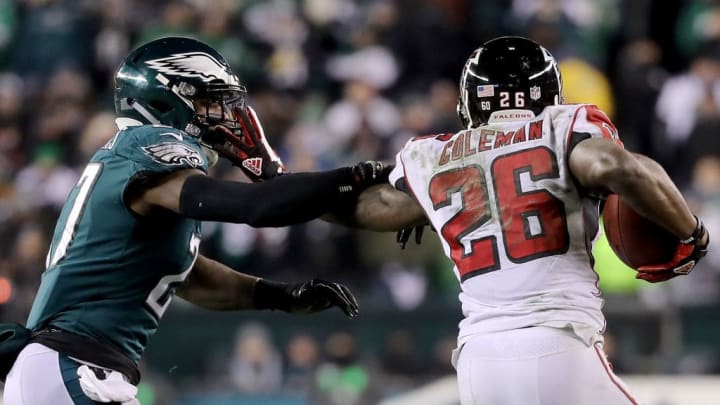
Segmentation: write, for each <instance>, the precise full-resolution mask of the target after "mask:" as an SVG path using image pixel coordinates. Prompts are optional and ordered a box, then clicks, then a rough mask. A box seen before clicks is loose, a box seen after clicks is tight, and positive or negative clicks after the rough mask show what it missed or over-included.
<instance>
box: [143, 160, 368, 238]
mask: <svg viewBox="0 0 720 405" xmlns="http://www.w3.org/2000/svg"><path fill="white" fill-rule="evenodd" d="M376 165H378V163H377V162H363V163H359V164H357V165H355V166H352V167H343V168H339V169H335V170H330V171H325V172H313V173H295V174H287V175H284V176H278V177H276V178H275V179H273V180H272V181H264V182H261V183H241V182H234V181H224V180H218V179H214V178H212V177H208V176H205V175H203V174H202V172H200V171H198V170H194V169H186V170H180V171H177V172H173V173H171V174H168V175H165V176H163V177H161V178H158V179H156V180H155V182H154V183H151V184H149V185H147V186H146V187H145V188H144V189H143V190H142V191H141V192H137V193H136V194H135V196H134V197H133V198H132V199H131V200H130V201H129V203H130V204H129V205H130V208H131V209H132V210H133V211H134V212H136V213H138V214H140V215H147V214H149V213H150V212H151V211H152V210H153V209H154V208H157V207H162V208H165V209H168V210H171V211H173V212H176V213H178V214H181V215H183V216H185V217H189V218H194V219H199V220H205V221H221V222H233V223H245V224H248V225H251V226H255V227H260V226H286V225H293V224H297V223H301V222H305V221H309V220H311V219H314V218H317V217H319V216H320V215H323V214H325V213H327V212H329V211H330V210H332V209H336V208H337V207H353V206H354V204H355V201H356V199H357V196H358V194H359V193H360V192H361V191H362V190H364V189H365V188H366V187H368V186H370V185H372V184H377V183H378V182H379V181H381V180H380V178H378V177H377V172H378V171H377V169H376Z"/></svg>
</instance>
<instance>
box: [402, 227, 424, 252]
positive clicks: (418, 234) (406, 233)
mask: <svg viewBox="0 0 720 405" xmlns="http://www.w3.org/2000/svg"><path fill="white" fill-rule="evenodd" d="M413 230H414V231H415V243H416V244H418V245H419V244H420V243H421V242H422V236H423V232H424V231H425V225H417V226H409V227H407V228H403V229H401V230H399V231H398V232H397V234H396V235H395V240H396V241H397V243H398V244H399V245H400V249H405V246H406V245H407V243H408V241H409V240H410V235H412V233H413Z"/></svg>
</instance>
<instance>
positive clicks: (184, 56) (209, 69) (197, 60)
mask: <svg viewBox="0 0 720 405" xmlns="http://www.w3.org/2000/svg"><path fill="white" fill-rule="evenodd" d="M145 63H147V64H148V65H149V66H150V67H151V68H152V69H154V70H156V71H158V72H160V73H163V74H165V75H167V76H181V77H198V78H200V80H202V81H204V82H209V81H211V80H216V79H220V80H222V81H223V82H224V83H228V84H239V82H238V79H237V77H236V76H235V75H233V74H230V73H229V71H228V68H227V67H226V66H224V65H223V64H221V63H220V62H219V61H218V60H217V59H215V58H214V57H212V56H210V55H208V54H207V53H205V52H185V53H176V54H172V55H170V56H168V57H166V58H160V59H152V60H149V61H147V62H145Z"/></svg>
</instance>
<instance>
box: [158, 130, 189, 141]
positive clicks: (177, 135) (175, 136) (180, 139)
mask: <svg viewBox="0 0 720 405" xmlns="http://www.w3.org/2000/svg"><path fill="white" fill-rule="evenodd" d="M163 135H169V136H172V137H173V138H175V139H177V140H178V141H182V140H183V138H182V135H180V134H176V133H175V132H163V133H162V134H160V136H163Z"/></svg>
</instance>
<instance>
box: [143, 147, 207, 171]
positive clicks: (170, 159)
mask: <svg viewBox="0 0 720 405" xmlns="http://www.w3.org/2000/svg"><path fill="white" fill-rule="evenodd" d="M142 150H143V152H145V154H146V155H148V156H150V157H151V158H152V160H154V161H156V162H158V163H160V164H163V165H168V166H176V165H182V164H186V165H189V166H191V167H202V165H203V158H202V157H201V156H200V154H199V153H198V152H197V151H196V150H195V149H192V148H191V147H189V146H187V145H184V144H182V143H177V142H163V143H158V144H155V145H150V146H143V147H142Z"/></svg>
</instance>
